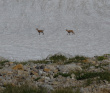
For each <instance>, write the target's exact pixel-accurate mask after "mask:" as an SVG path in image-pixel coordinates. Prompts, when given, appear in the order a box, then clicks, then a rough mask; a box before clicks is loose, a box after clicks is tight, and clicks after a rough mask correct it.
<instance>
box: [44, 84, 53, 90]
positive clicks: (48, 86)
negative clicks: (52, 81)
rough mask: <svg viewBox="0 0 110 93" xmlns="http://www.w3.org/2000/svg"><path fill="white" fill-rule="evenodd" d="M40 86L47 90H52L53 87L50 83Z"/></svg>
mask: <svg viewBox="0 0 110 93" xmlns="http://www.w3.org/2000/svg"><path fill="white" fill-rule="evenodd" d="M42 87H44V88H46V89H47V90H54V88H53V87H52V86H51V85H47V84H44V85H42Z"/></svg>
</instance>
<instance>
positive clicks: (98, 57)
mask: <svg viewBox="0 0 110 93" xmlns="http://www.w3.org/2000/svg"><path fill="white" fill-rule="evenodd" d="M96 59H97V60H98V61H103V60H104V59H106V58H105V57H104V56H97V57H96Z"/></svg>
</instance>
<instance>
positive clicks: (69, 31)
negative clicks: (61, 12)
mask: <svg viewBox="0 0 110 93" xmlns="http://www.w3.org/2000/svg"><path fill="white" fill-rule="evenodd" d="M66 31H67V32H68V34H69V35H70V33H72V34H75V33H74V31H73V30H67V29H66Z"/></svg>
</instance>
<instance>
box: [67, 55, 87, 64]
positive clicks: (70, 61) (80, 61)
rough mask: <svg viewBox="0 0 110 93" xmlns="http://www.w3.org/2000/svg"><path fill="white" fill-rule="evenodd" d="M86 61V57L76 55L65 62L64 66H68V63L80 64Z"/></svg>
mask: <svg viewBox="0 0 110 93" xmlns="http://www.w3.org/2000/svg"><path fill="white" fill-rule="evenodd" d="M86 59H87V57H85V56H79V55H76V56H75V57H73V58H69V59H68V60H67V61H66V62H65V64H70V63H73V62H74V63H82V62H83V60H86Z"/></svg>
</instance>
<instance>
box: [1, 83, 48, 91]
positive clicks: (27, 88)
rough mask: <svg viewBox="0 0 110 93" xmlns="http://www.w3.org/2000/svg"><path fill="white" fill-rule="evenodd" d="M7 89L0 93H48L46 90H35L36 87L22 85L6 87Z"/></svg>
mask: <svg viewBox="0 0 110 93" xmlns="http://www.w3.org/2000/svg"><path fill="white" fill-rule="evenodd" d="M5 87H6V88H5V89H4V90H3V91H2V92H0V93H48V92H47V90H46V89H45V88H42V87H40V88H35V87H34V86H33V87H32V86H31V87H30V86H28V85H21V86H12V85H10V84H9V85H6V86H5Z"/></svg>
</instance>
